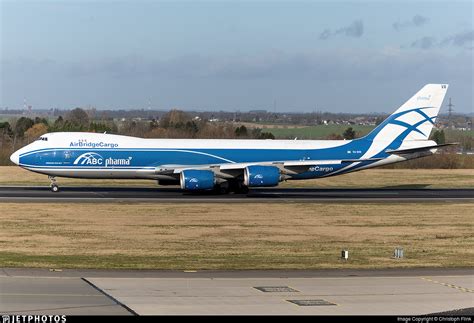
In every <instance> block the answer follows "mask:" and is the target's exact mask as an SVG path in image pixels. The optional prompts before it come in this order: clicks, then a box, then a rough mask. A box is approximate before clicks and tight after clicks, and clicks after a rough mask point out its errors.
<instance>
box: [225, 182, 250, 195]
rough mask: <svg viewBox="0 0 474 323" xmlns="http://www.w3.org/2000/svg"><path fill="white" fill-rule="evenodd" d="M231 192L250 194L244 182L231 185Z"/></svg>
mask: <svg viewBox="0 0 474 323" xmlns="http://www.w3.org/2000/svg"><path fill="white" fill-rule="evenodd" d="M230 191H231V192H233V193H234V194H248V192H249V188H248V187H247V186H245V185H244V184H243V183H242V182H238V181H234V182H231V183H230Z"/></svg>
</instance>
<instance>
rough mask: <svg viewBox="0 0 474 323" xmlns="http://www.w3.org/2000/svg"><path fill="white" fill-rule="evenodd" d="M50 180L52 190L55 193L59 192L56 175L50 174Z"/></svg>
mask: <svg viewBox="0 0 474 323" xmlns="http://www.w3.org/2000/svg"><path fill="white" fill-rule="evenodd" d="M48 178H49V180H50V181H51V184H49V187H51V191H53V192H54V193H56V192H59V186H58V184H56V177H54V176H48Z"/></svg>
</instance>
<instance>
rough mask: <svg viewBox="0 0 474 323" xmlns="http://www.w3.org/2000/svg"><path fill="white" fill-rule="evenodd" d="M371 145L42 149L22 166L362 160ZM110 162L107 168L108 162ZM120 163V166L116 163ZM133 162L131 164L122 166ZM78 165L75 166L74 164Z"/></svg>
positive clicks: (22, 161) (23, 158)
mask: <svg viewBox="0 0 474 323" xmlns="http://www.w3.org/2000/svg"><path fill="white" fill-rule="evenodd" d="M369 145H370V142H369V141H360V140H354V141H351V142H348V143H347V144H344V145H341V146H338V147H333V148H322V149H310V150H304V149H161V148H156V149H149V148H133V149H127V148H115V149H84V148H72V149H71V148H60V149H41V150H36V151H31V152H27V153H24V154H22V155H21V156H20V165H24V166H26V165H28V166H40V167H63V166H69V167H89V166H90V167H98V166H100V167H106V166H116V167H127V166H129V167H146V166H148V167H151V166H160V165H201V164H203V165H204V164H225V163H230V162H235V163H245V162H268V161H289V160H322V159H324V160H340V159H348V158H350V159H354V158H359V157H360V156H361V155H362V154H363V153H364V152H365V151H367V149H368V147H369ZM89 153H91V154H92V155H95V154H97V155H99V156H100V158H101V159H102V160H101V163H100V164H98V163H97V162H95V163H93V162H90V163H89V162H88V161H87V160H86V161H83V160H80V161H77V159H78V158H79V157H80V156H81V155H83V154H87V155H89ZM109 159H110V161H111V163H108V165H106V163H107V160H109ZM116 160H118V161H119V162H118V163H114V161H116ZM123 160H130V163H129V164H124V163H122V164H121V163H120V161H123ZM75 161H76V164H74V162H75Z"/></svg>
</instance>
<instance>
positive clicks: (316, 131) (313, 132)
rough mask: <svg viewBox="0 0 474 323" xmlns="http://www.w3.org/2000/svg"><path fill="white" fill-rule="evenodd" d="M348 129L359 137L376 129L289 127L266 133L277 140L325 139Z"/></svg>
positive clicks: (356, 126)
mask: <svg viewBox="0 0 474 323" xmlns="http://www.w3.org/2000/svg"><path fill="white" fill-rule="evenodd" d="M348 127H352V129H354V130H355V131H356V132H357V135H358V136H364V135H366V134H368V133H369V132H370V131H371V130H372V129H373V128H374V127H372V126H359V125H353V126H348V125H327V126H325V125H319V126H309V127H293V126H288V127H287V128H266V129H264V131H267V132H271V133H272V134H273V135H274V136H275V138H277V139H294V138H298V139H323V138H325V137H327V136H329V135H331V134H338V135H342V133H343V132H344V130H346V129H347V128H348Z"/></svg>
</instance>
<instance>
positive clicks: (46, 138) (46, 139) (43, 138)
mask: <svg viewBox="0 0 474 323" xmlns="http://www.w3.org/2000/svg"><path fill="white" fill-rule="evenodd" d="M36 140H42V141H48V137H39V138H38V139H36Z"/></svg>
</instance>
